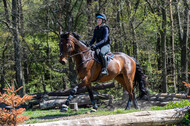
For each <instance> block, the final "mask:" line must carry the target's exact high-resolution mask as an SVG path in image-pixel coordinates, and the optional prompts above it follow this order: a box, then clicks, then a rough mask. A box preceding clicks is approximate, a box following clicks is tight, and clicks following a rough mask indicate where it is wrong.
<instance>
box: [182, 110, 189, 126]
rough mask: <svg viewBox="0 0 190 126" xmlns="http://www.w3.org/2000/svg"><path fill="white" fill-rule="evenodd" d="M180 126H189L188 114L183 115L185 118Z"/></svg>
mask: <svg viewBox="0 0 190 126" xmlns="http://www.w3.org/2000/svg"><path fill="white" fill-rule="evenodd" d="M181 124H182V125H183V126H189V124H190V114H189V113H186V114H185V118H184V119H183V120H182V122H181Z"/></svg>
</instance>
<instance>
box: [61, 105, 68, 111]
mask: <svg viewBox="0 0 190 126" xmlns="http://www.w3.org/2000/svg"><path fill="white" fill-rule="evenodd" d="M68 108H69V107H68V106H67V105H62V106H61V109H60V112H63V113H64V112H67V110H68Z"/></svg>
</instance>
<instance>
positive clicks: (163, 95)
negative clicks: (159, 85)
mask: <svg viewBox="0 0 190 126" xmlns="http://www.w3.org/2000/svg"><path fill="white" fill-rule="evenodd" d="M151 96H154V97H174V98H181V99H190V97H188V96H187V94H177V93H160V94H155V95H151Z"/></svg>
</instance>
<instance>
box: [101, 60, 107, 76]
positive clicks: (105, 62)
mask: <svg viewBox="0 0 190 126" xmlns="http://www.w3.org/2000/svg"><path fill="white" fill-rule="evenodd" d="M101 58H102V72H101V74H102V75H108V71H107V60H106V57H105V56H101Z"/></svg>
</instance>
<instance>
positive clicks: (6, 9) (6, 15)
mask: <svg viewBox="0 0 190 126" xmlns="http://www.w3.org/2000/svg"><path fill="white" fill-rule="evenodd" d="M3 4H4V11H5V18H6V21H7V23H8V24H10V19H9V11H8V8H7V0H3Z"/></svg>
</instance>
